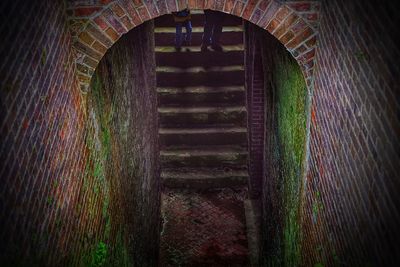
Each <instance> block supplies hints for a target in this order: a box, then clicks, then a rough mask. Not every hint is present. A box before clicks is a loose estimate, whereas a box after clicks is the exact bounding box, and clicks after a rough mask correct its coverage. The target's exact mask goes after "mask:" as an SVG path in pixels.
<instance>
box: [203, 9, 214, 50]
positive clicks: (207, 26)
mask: <svg viewBox="0 0 400 267" xmlns="http://www.w3.org/2000/svg"><path fill="white" fill-rule="evenodd" d="M204 15H205V23H204V30H203V40H202V44H201V49H202V50H204V49H205V50H207V46H208V45H210V44H211V34H212V29H213V21H212V20H213V16H212V10H204Z"/></svg>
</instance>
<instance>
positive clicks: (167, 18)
mask: <svg viewBox="0 0 400 267" xmlns="http://www.w3.org/2000/svg"><path fill="white" fill-rule="evenodd" d="M190 13H191V22H192V27H201V26H204V22H205V18H204V12H203V11H201V13H198V11H197V10H196V11H194V10H191V11H190ZM223 25H224V26H237V25H242V19H241V18H239V17H235V16H225V18H224V22H223ZM154 26H155V27H157V28H159V27H174V26H175V22H174V18H173V17H172V15H171V14H167V15H164V16H161V17H158V18H156V19H155V20H154Z"/></svg>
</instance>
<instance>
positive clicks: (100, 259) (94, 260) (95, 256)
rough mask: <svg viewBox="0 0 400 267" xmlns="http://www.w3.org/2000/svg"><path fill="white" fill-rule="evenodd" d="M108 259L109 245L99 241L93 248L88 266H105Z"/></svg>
mask: <svg viewBox="0 0 400 267" xmlns="http://www.w3.org/2000/svg"><path fill="white" fill-rule="evenodd" d="M106 259H107V245H106V244H105V243H104V242H99V243H98V244H97V247H96V248H95V249H94V250H93V252H92V255H91V259H90V262H89V264H88V265H87V266H88V267H101V266H105V263H106Z"/></svg>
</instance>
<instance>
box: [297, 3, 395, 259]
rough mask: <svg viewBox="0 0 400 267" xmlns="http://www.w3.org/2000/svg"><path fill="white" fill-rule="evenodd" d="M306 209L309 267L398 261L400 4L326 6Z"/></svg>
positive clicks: (320, 32)
mask: <svg viewBox="0 0 400 267" xmlns="http://www.w3.org/2000/svg"><path fill="white" fill-rule="evenodd" d="M321 7H322V10H321V25H320V29H319V41H318V52H317V63H316V73H315V74H316V77H315V89H314V93H313V102H312V113H311V114H312V116H311V136H310V158H309V166H310V168H309V172H308V176H307V179H306V182H305V192H304V195H305V198H306V202H305V205H304V209H303V214H304V220H303V229H304V233H303V235H304V240H303V253H304V257H303V259H304V265H306V266H311V265H313V264H316V263H321V264H323V265H324V266H335V265H345V266H396V265H398V264H399V262H400V253H399V251H400V246H399V240H400V232H399V229H398V227H399V225H400V203H399V200H400V198H399V196H398V194H399V191H400V176H399V171H398V167H399V166H400V159H399V157H400V142H399V141H400V140H399V138H400V117H399V114H400V97H399V91H400V90H399V73H400V72H399V62H400V50H399V46H398V41H399V37H400V30H399V27H398V25H399V22H400V17H399V14H398V10H399V4H398V3H396V1H381V2H379V4H378V3H376V4H374V3H373V1H358V0H353V1H322V3H321Z"/></svg>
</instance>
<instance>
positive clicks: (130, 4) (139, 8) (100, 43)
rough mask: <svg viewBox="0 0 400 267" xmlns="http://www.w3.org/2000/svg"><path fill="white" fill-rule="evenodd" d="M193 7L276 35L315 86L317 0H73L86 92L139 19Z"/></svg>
mask: <svg viewBox="0 0 400 267" xmlns="http://www.w3.org/2000/svg"><path fill="white" fill-rule="evenodd" d="M186 5H188V6H189V8H191V9H213V10H218V11H222V12H225V13H228V14H231V15H235V16H238V17H241V18H243V19H245V20H247V21H250V22H252V23H254V24H256V25H258V26H259V27H261V28H264V29H265V30H267V31H268V32H270V33H271V34H272V35H274V36H275V37H276V38H277V39H278V40H279V41H280V42H281V43H282V44H283V45H284V46H285V47H286V48H287V50H288V51H289V52H290V53H291V54H292V55H293V57H294V58H295V59H296V60H297V62H298V63H299V65H300V67H301V69H302V71H303V75H304V78H305V80H306V82H307V86H308V87H311V86H312V81H313V68H314V60H315V49H316V39H317V29H318V19H319V8H320V4H319V1H315V0H314V1H301V2H299V1H279V0H207V1H206V0H157V1H155V0H114V1H113V0H72V1H71V2H70V3H69V7H68V11H67V12H68V16H69V20H70V29H71V33H72V36H73V48H74V51H75V61H76V72H77V76H78V79H79V83H80V86H81V89H82V91H84V92H86V91H87V90H88V88H89V83H90V80H91V77H92V75H93V73H94V71H95V69H96V67H97V65H98V63H99V61H100V60H101V58H102V57H103V56H104V54H105V53H106V52H107V49H109V48H110V47H111V46H112V45H113V44H114V43H115V42H116V41H117V40H118V39H119V38H120V37H121V36H122V35H123V34H125V33H127V32H128V31H129V30H131V29H133V28H134V27H136V26H138V25H140V24H141V23H143V22H145V21H147V20H150V19H154V18H157V17H159V16H162V15H164V14H168V13H171V12H172V11H177V10H180V9H182V8H183V7H185V6H186Z"/></svg>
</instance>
